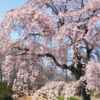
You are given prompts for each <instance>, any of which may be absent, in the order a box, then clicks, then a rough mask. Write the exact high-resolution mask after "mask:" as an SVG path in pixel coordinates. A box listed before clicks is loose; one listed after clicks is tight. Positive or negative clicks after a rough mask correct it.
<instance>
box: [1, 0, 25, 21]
mask: <svg viewBox="0 0 100 100" xmlns="http://www.w3.org/2000/svg"><path fill="white" fill-rule="evenodd" d="M25 1H26V0H0V21H2V19H3V18H4V15H5V13H6V12H7V11H9V10H10V9H14V8H17V7H20V6H21V5H23V4H24V3H25Z"/></svg>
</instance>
